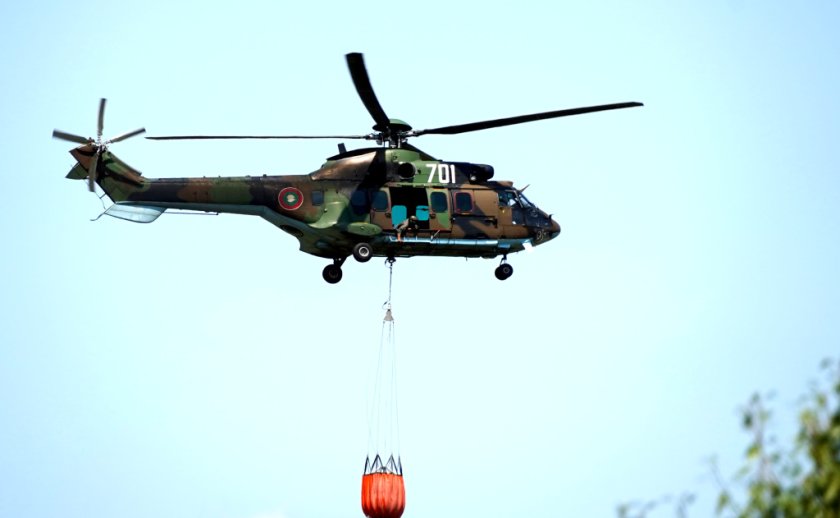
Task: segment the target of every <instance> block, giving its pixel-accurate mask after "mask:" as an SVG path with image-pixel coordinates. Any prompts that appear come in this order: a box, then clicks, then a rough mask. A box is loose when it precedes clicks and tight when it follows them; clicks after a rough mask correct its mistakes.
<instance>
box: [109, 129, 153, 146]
mask: <svg viewBox="0 0 840 518" xmlns="http://www.w3.org/2000/svg"><path fill="white" fill-rule="evenodd" d="M141 133H146V128H140V129H136V130H134V131H129V132H128V133H123V134H122V135H118V136H116V137H114V138H112V139H110V140H108V143H109V144H113V143H114V142H120V141H121V140H125V139H127V138H131V137H133V136H135V135H140V134H141Z"/></svg>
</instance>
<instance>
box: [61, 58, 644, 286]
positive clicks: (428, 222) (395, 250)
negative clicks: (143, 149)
mask: <svg viewBox="0 0 840 518" xmlns="http://www.w3.org/2000/svg"><path fill="white" fill-rule="evenodd" d="M346 60H347V66H348V68H349V70H350V75H351V77H352V79H353V83H354V85H355V87H356V91H357V93H358V95H359V97H360V98H361V100H362V102H363V103H364V105H365V108H366V109H367V111H368V112H369V113H370V115H371V117H373V120H374V122H375V125H374V126H373V133H370V134H365V135H318V136H311V135H303V136H301V135H295V136H293V135H235V136H231V135H187V136H159V137H146V138H148V139H153V140H186V139H318V138H324V139H342V140H343V139H364V140H370V141H375V142H376V144H377V146H376V147H367V148H363V149H355V150H350V151H348V150H347V149H346V147H345V145H344V144H343V143H341V144H339V145H338V149H339V153H338V154H337V155H335V156H331V157H329V158H327V159H326V162H325V163H324V164H323V165H322V166H321V167H320V168H318V169H317V170H316V171H314V172H312V173H309V174H303V175H300V174H298V175H281V176H267V175H263V176H257V177H252V176H241V177H218V178H207V177H202V178H171V179H170V178H161V179H152V178H146V177H145V176H143V175H142V174H141V173H140V172H139V171H138V170H136V169H134V168H132V167H130V166H129V165H127V164H126V163H125V162H123V161H122V160H120V159H119V158H117V156H116V155H114V154H113V153H111V152H110V150H109V149H108V146H109V145H110V144H112V143H116V142H119V141H122V140H125V139H127V138H130V137H133V136H136V135H140V134H142V133H144V132H145V129H143V128H141V129H138V130H135V131H131V132H128V133H124V134H121V135H119V136H117V137H114V138H111V139H108V140H103V139H102V133H103V118H104V111H105V99H102V100H101V102H100V105H99V117H98V121H97V132H96V139H93V138H85V137H80V136H78V135H74V134H71V133H66V132H63V131H58V130H55V131H53V137H55V138H59V139H63V140H67V141H70V142H74V143H76V144H79V146H78V147H76V148H74V149H72V150H71V151H70V154H71V155H72V156H73V158H74V159H75V160H76V162H77V163H76V164H75V166H74V167H73V168H72V169H71V170H70V172H69V173H68V174H67V178H70V179H75V180H85V179H86V180H87V184H88V188H89V190H90V191H91V192H95V186H96V185H99V186H100V188H101V189H102V190H103V191H104V192H105V194H106V195H107V196H108V197H109V198H110V199H111V200H112V201H113V204H112V205H111V206H110V207H109V208H108V209H107V210H105V212H104V214H107V215H109V216H113V217H115V218H120V219H124V220H128V221H133V222H138V223H151V222H152V221H154V220H156V219H157V218H158V217H159V216H160V215H161V214H163V213H164V212H165V211H166V210H167V209H176V210H186V211H198V212H205V213H216V214H218V213H232V214H250V215H254V216H259V217H261V218H263V219H265V220H267V221H269V222H270V223H272V224H274V225H276V226H277V227H279V228H280V229H281V230H284V231H285V232H287V233H289V234H291V235H293V236H294V237H296V238H297V239H298V241H299V242H300V250H301V251H303V252H306V253H308V254H312V255H314V256H317V257H322V258H325V259H329V260H332V263H331V264H328V265H327V266H326V267H325V268H324V270H323V277H324V280H326V281H327V282H328V283H331V284H334V283H337V282H339V281H340V280H341V278H342V270H341V266H342V265H343V264H344V261H345V260H346V259H347V258H348V257H350V256H351V255H352V256H353V258H354V259H356V260H357V261H359V262H367V261H369V260H370V259H371V258H372V257H385V258H387V259H388V260H389V261H391V262H393V261H394V260H395V259H396V258H397V257H411V256H448V257H484V258H494V257H498V256H500V255H501V261H500V264H499V266H498V267H497V268H496V270H495V275H496V277H497V278H498V279H500V280H505V279H507V278H508V277H510V276H511V275H512V274H513V267H512V266H511V265H510V264H508V262H507V257H508V254H511V253H515V252H519V251H522V250H524V249H528V248H531V247H532V246H536V245H541V244H543V243H546V242H548V241H549V240H551V239H553V238H555V237H556V236H557V235H558V234H559V233H560V225H559V224H558V223H557V222H556V221H554V220H553V219H552V217H551V216H550V215H549V214H546V213H545V212H544V211H542V210H541V209H539V208H538V207H537V206H536V205H534V204H533V203H532V202H531V201H529V200H528V199H527V198H526V197H525V196H524V194H523V193H522V190H520V189H517V188H515V187H514V186H513V182H510V181H494V180H491V179H492V178H493V172H494V171H493V167H492V166H490V165H486V164H475V163H469V162H454V161H448V160H439V159H437V158H434V157H433V156H431V155H429V154H428V153H425V152H424V151H421V150H420V149H418V148H416V147H414V146H412V145H411V144H409V143H408V142H407V140H408V139H409V138H410V137H419V136H421V135H430V134H436V135H454V134H458V133H465V132H469V131H478V130H484V129H489V128H497V127H501V126H509V125H513V124H521V123H525V122H532V121H538V120H544V119H551V118H555V117H564V116H568V115H578V114H583V113H591V112H597V111H604V110H615V109H620V108H631V107H634V106H642V104H641V103H638V102H625V103H617V104H606V105H599V106H589V107H583V108H572V109H565V110H558V111H551V112H543V113H535V114H531V115H520V116H516V117H508V118H503V119H494V120H485V121H479V122H472V123H467V124H457V125H453V126H443V127H438V128H432V129H424V130H413V129H412V128H411V126H410V125H408V124H407V123H405V122H404V121H402V120H399V119H391V118H389V117H388V116H387V115H386V114H385V111H384V110H383V109H382V106H381V105H380V104H379V101H378V100H377V98H376V95H375V94H374V91H373V87H372V85H371V82H370V78H369V76H368V73H367V69H366V67H365V64H364V60H363V57H362V55H361V54H358V53H351V54H347V55H346Z"/></svg>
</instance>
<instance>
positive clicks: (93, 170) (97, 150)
mask: <svg viewBox="0 0 840 518" xmlns="http://www.w3.org/2000/svg"><path fill="white" fill-rule="evenodd" d="M105 102H106V100H105V99H104V98H103V99H100V100H99V115H98V117H97V120H96V140H94V139H93V138H90V137H88V138H85V137H82V136H79V135H74V134H73V133H67V132H64V131H59V130H53V133H52V136H53V138H57V139H60V140H66V141H68V142H73V143H74V144H82V145H90V146H93V148H94V153H93V157H92V158H91V161H90V165H89V166H88V190H90V192H94V189H95V187H96V179H97V177H98V171H99V156H100V155H101V154H102V153H103V152H104V151H106V150H107V149H108V145H109V144H113V143H115V142H121V141H123V140H126V139H129V138H131V137H134V136H137V135H140V134H142V133H145V132H146V129H145V128H139V129H136V130H134V131H129V132H127V133H123V134H121V135H118V136H116V137H113V138H110V139H107V140H104V141H103V140H102V133H103V129H104V127H105Z"/></svg>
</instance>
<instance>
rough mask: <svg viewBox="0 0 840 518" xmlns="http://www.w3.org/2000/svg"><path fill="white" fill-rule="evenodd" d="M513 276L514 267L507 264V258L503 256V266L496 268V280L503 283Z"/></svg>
mask: <svg viewBox="0 0 840 518" xmlns="http://www.w3.org/2000/svg"><path fill="white" fill-rule="evenodd" d="M511 275H513V266H511V265H509V264H508V263H507V256H506V255H505V256H502V264H500V265H499V266H498V267H497V268H496V278H497V279H499V280H500V281H503V280H505V279H507V278H508V277H510V276H511Z"/></svg>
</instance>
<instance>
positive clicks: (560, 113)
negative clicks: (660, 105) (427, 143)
mask: <svg viewBox="0 0 840 518" xmlns="http://www.w3.org/2000/svg"><path fill="white" fill-rule="evenodd" d="M634 106H644V105H643V104H642V103H637V102H629V103H616V104H602V105H599V106H586V107H583V108H570V109H567V110H557V111H552V112H543V113H533V114H531V115H519V116H517V117H507V118H504V119H493V120H486V121H480V122H471V123H469V124H456V125H454V126H442V127H440V128H432V129H425V130H418V131H413V132H411V133H410V134H409V136H413V137H419V136H420V135H426V134H437V135H455V134H457V133H466V132H468V131H478V130H485V129H490V128H498V127H501V126H511V125H513V124H522V123H524V122H533V121H539V120H544V119H553V118H556V117H566V116H568V115H580V114H582V113H592V112H600V111H605V110H618V109H621V108H632V107H634Z"/></svg>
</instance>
